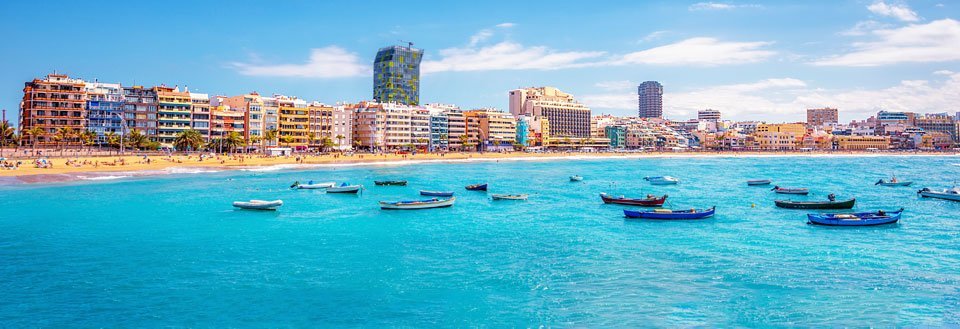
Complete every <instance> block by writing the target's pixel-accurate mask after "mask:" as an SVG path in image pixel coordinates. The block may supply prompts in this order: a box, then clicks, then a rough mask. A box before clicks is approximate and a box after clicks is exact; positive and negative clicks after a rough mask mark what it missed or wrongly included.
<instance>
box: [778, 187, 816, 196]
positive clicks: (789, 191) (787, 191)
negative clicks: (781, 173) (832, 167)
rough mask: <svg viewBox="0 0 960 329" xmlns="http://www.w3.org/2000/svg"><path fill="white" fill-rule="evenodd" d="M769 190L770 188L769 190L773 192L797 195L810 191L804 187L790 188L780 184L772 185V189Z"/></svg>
mask: <svg viewBox="0 0 960 329" xmlns="http://www.w3.org/2000/svg"><path fill="white" fill-rule="evenodd" d="M770 190H771V191H774V192H777V193H779V194H799V195H807V194H809V193H810V190H808V189H805V188H791V187H780V186H774V187H773V188H772V189H770Z"/></svg>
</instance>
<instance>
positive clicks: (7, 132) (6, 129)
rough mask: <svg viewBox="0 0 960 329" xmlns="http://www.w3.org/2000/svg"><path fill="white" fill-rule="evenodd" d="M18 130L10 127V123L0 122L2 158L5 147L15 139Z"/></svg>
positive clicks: (0, 150) (0, 153)
mask: <svg viewBox="0 0 960 329" xmlns="http://www.w3.org/2000/svg"><path fill="white" fill-rule="evenodd" d="M15 133H16V130H15V129H13V127H11V126H10V122H7V120H3V121H2V122H0V157H3V147H4V146H7V144H8V143H9V142H10V141H11V140H12V139H13V135H14V134H15Z"/></svg>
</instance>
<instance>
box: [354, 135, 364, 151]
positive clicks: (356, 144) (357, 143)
mask: <svg viewBox="0 0 960 329" xmlns="http://www.w3.org/2000/svg"><path fill="white" fill-rule="evenodd" d="M361 145H363V141H362V140H360V137H357V138H354V139H353V149H354V150H359V149H360V146H361Z"/></svg>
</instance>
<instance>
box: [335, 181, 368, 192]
mask: <svg viewBox="0 0 960 329" xmlns="http://www.w3.org/2000/svg"><path fill="white" fill-rule="evenodd" d="M361 189H363V185H359V184H357V185H347V183H343V184H340V186H334V187H331V188H328V189H327V193H358V192H360V190H361Z"/></svg>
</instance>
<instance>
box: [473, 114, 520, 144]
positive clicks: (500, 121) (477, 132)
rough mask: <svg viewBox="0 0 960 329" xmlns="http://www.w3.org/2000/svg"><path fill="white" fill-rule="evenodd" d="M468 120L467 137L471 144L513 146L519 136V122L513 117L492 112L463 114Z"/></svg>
mask: <svg viewBox="0 0 960 329" xmlns="http://www.w3.org/2000/svg"><path fill="white" fill-rule="evenodd" d="M463 115H464V116H465V117H466V120H467V137H468V141H469V142H471V143H477V142H479V141H486V142H489V143H490V144H496V145H505V144H512V143H513V142H514V140H516V136H517V122H516V119H514V118H513V115H510V113H506V112H500V111H492V110H473V111H466V112H463Z"/></svg>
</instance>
